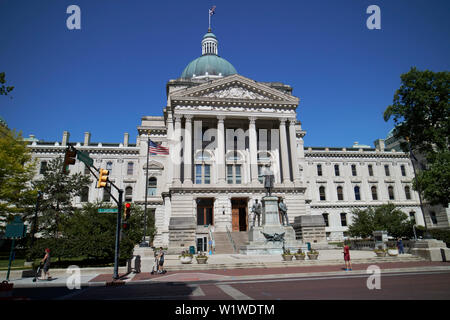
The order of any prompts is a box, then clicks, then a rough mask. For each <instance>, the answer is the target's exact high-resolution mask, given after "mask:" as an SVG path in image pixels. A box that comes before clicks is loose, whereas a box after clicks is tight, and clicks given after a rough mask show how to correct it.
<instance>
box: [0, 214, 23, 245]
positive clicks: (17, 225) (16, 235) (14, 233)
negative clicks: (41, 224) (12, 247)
mask: <svg viewBox="0 0 450 320" xmlns="http://www.w3.org/2000/svg"><path fill="white" fill-rule="evenodd" d="M26 232H27V226H25V225H24V223H23V222H22V219H20V217H19V216H15V217H14V221H13V222H11V223H9V224H8V225H6V232H5V238H8V239H20V238H24V237H25V234H26Z"/></svg>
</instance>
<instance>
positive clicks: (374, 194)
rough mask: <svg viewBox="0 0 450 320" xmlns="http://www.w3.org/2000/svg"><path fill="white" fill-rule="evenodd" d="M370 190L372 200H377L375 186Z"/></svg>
mask: <svg viewBox="0 0 450 320" xmlns="http://www.w3.org/2000/svg"><path fill="white" fill-rule="evenodd" d="M371 190H372V200H378V194H377V187H375V186H373V187H372V188H371Z"/></svg>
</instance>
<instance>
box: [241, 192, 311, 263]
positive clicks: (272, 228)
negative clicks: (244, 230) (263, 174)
mask: <svg viewBox="0 0 450 320" xmlns="http://www.w3.org/2000/svg"><path fill="white" fill-rule="evenodd" d="M262 205H263V210H262V226H261V227H252V228H251V229H250V231H249V232H248V241H249V244H248V245H245V246H242V247H241V248H240V252H241V253H242V254H247V255H265V254H282V253H283V241H268V239H266V237H265V236H264V233H265V234H267V235H275V234H278V235H281V234H283V233H284V247H285V249H289V250H290V251H291V252H295V251H297V250H298V249H299V248H301V247H302V242H301V241H297V240H296V239H295V231H294V228H293V227H292V226H282V225H281V224H280V218H279V215H278V198H277V197H270V196H266V197H264V198H263V199H262Z"/></svg>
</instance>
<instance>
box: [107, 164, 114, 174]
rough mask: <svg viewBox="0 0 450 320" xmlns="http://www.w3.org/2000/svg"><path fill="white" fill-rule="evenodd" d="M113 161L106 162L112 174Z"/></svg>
mask: <svg viewBox="0 0 450 320" xmlns="http://www.w3.org/2000/svg"><path fill="white" fill-rule="evenodd" d="M112 165H113V164H112V162H111V161H108V162H107V163H106V170H108V171H109V174H111V173H112Z"/></svg>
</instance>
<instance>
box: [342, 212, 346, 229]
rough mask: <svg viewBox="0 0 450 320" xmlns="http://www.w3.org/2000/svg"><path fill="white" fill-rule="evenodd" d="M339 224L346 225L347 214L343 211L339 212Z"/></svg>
mask: <svg viewBox="0 0 450 320" xmlns="http://www.w3.org/2000/svg"><path fill="white" fill-rule="evenodd" d="M341 226H343V227H346V226H347V214H346V213H345V212H342V213H341Z"/></svg>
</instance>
